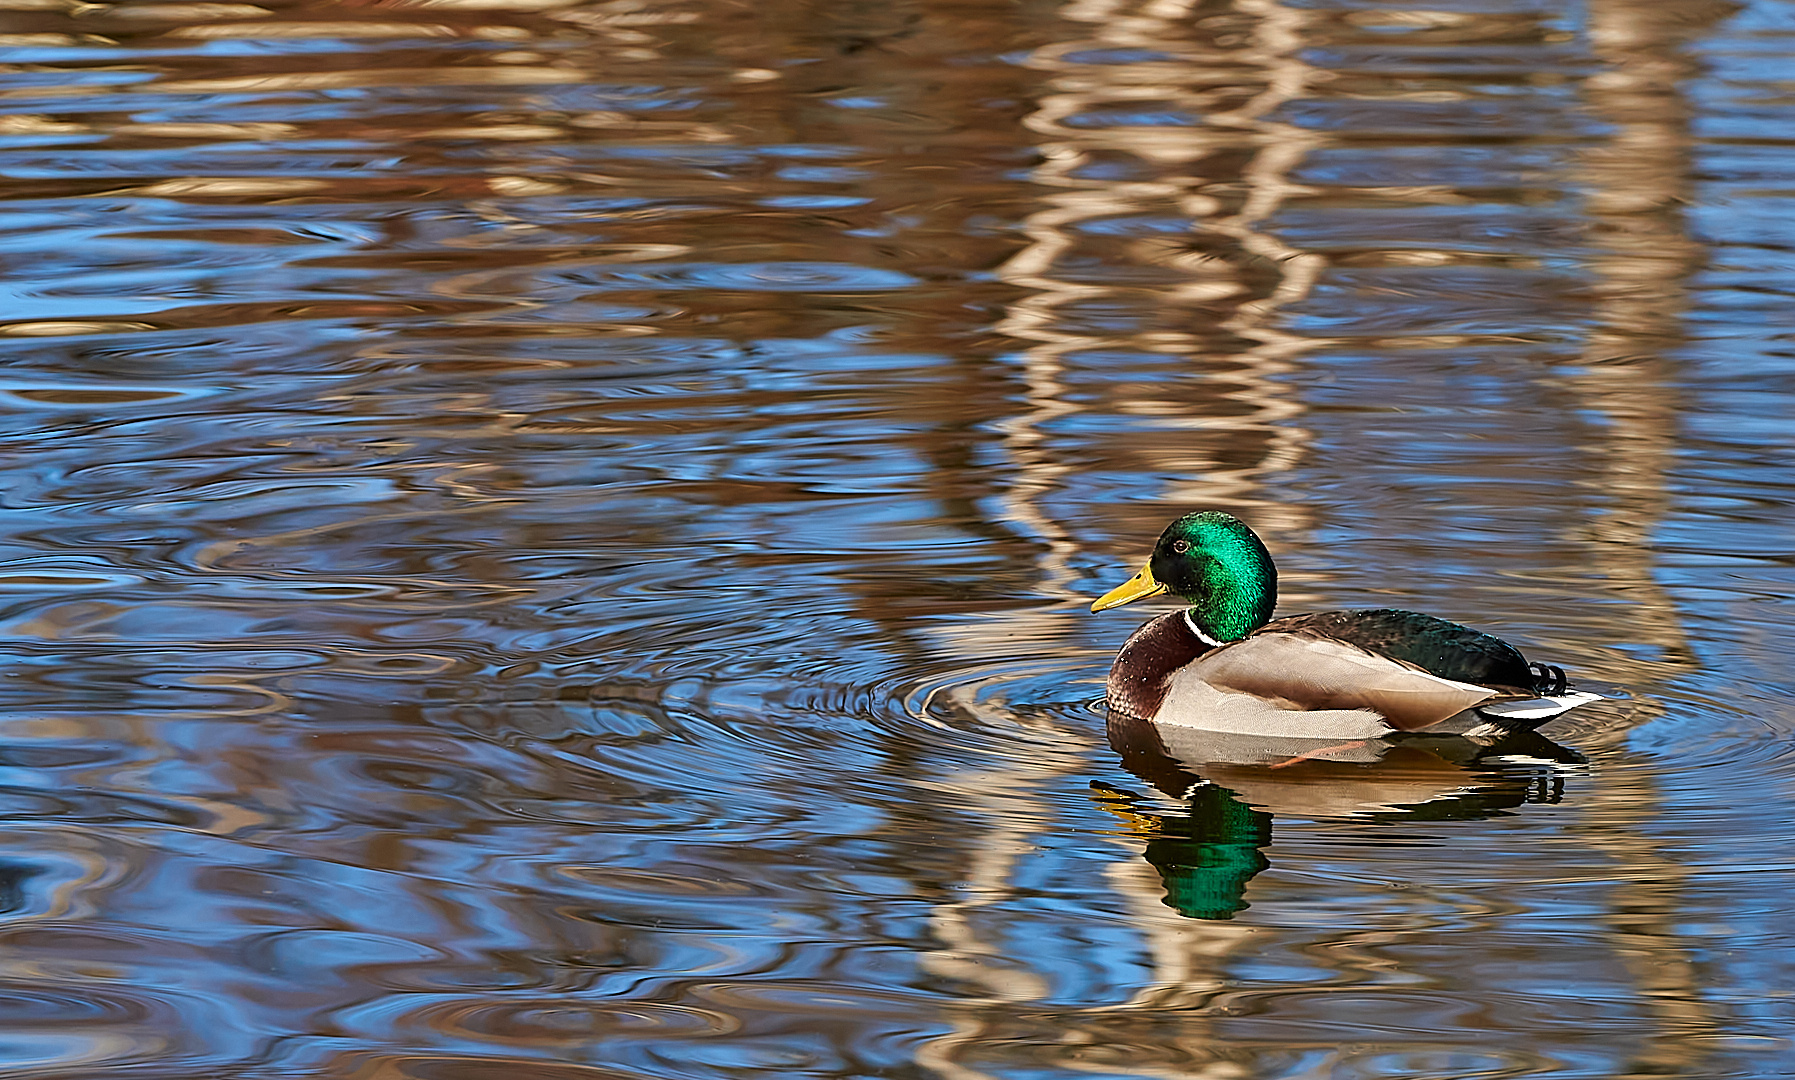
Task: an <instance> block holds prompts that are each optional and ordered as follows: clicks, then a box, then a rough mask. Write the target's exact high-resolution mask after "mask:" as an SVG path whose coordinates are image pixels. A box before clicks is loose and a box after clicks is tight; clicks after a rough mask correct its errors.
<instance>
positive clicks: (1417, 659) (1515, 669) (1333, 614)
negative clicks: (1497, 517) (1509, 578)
mask: <svg viewBox="0 0 1795 1080" xmlns="http://www.w3.org/2000/svg"><path fill="white" fill-rule="evenodd" d="M1273 633H1277V634H1297V635H1301V636H1305V637H1319V638H1333V639H1334V640H1337V641H1344V642H1346V643H1347V644H1349V645H1357V646H1358V647H1359V648H1361V649H1364V650H1366V651H1367V652H1374V653H1378V654H1380V655H1383V656H1388V657H1389V658H1390V659H1392V660H1396V661H1399V662H1401V663H1404V664H1410V665H1413V666H1414V667H1418V668H1420V669H1421V670H1423V671H1426V672H1430V673H1432V674H1434V675H1438V676H1440V677H1441V678H1442V679H1452V680H1454V681H1456V682H1466V683H1475V684H1477V685H1479V686H1502V687H1513V688H1515V689H1518V690H1523V691H1526V692H1529V693H1531V692H1532V691H1533V687H1534V684H1535V683H1536V682H1537V681H1538V680H1537V677H1536V676H1535V674H1534V673H1533V672H1532V671H1530V670H1528V666H1527V658H1526V657H1524V656H1522V655H1521V653H1520V650H1518V649H1516V648H1515V647H1514V646H1513V645H1510V644H1509V643H1508V642H1506V641H1503V640H1502V639H1501V638H1499V637H1491V636H1490V635H1489V634H1485V633H1481V632H1479V631H1477V630H1473V629H1471V628H1470V627H1468V626H1460V625H1459V624H1458V623H1455V622H1447V621H1446V620H1445V619H1436V618H1434V617H1433V616H1432V615H1422V614H1420V613H1419V612H1414V611H1402V610H1400V609H1397V608H1373V609H1370V610H1367V611H1322V612H1317V613H1315V614H1313V615H1292V616H1290V617H1289V618H1287V619H1273V620H1272V621H1271V622H1269V623H1266V624H1265V625H1264V626H1263V627H1260V628H1259V630H1258V631H1256V632H1255V636H1256V635H1257V634H1273Z"/></svg>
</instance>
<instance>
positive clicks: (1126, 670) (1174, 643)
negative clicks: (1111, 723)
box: [1105, 611, 1210, 720]
mask: <svg viewBox="0 0 1795 1080" xmlns="http://www.w3.org/2000/svg"><path fill="white" fill-rule="evenodd" d="M1209 649H1210V646H1209V645H1208V644H1207V643H1206V642H1204V641H1203V639H1202V638H1199V637H1198V636H1197V635H1195V634H1193V633H1191V629H1190V626H1189V625H1188V624H1187V623H1186V622H1185V621H1184V612H1182V611H1168V612H1166V613H1165V614H1164V615H1161V616H1159V617H1158V618H1156V619H1151V620H1149V621H1147V622H1146V623H1144V624H1143V625H1142V626H1141V628H1140V629H1139V630H1136V631H1135V632H1134V633H1133V634H1132V635H1130V636H1129V638H1128V640H1127V641H1126V642H1124V643H1123V644H1122V648H1121V651H1119V652H1117V653H1116V660H1115V663H1113V664H1111V665H1110V666H1109V684H1108V687H1107V689H1106V691H1105V692H1106V694H1107V696H1108V697H1109V707H1110V709H1111V711H1113V712H1120V713H1122V714H1124V715H1126V716H1132V717H1134V718H1136V719H1138V720H1151V719H1153V718H1154V717H1155V716H1157V715H1158V713H1159V707H1160V706H1161V705H1162V704H1164V702H1165V697H1166V689H1167V687H1168V686H1169V685H1170V683H1171V676H1172V672H1174V671H1177V670H1178V669H1179V668H1181V667H1183V666H1184V665H1185V664H1188V663H1190V662H1191V661H1192V660H1195V659H1196V658H1197V657H1199V656H1201V655H1203V654H1204V653H1206V652H1208V651H1209Z"/></svg>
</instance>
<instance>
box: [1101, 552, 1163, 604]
mask: <svg viewBox="0 0 1795 1080" xmlns="http://www.w3.org/2000/svg"><path fill="white" fill-rule="evenodd" d="M1165 591H1166V587H1165V586H1164V585H1161V584H1160V583H1159V582H1157V581H1155V580H1153V564H1152V563H1151V562H1149V563H1148V564H1147V565H1145V566H1143V567H1141V572H1140V573H1138V574H1136V575H1134V576H1133V577H1131V578H1129V579H1128V580H1127V581H1124V582H1123V583H1122V584H1120V585H1117V586H1116V587H1115V588H1113V589H1111V590H1110V591H1108V592H1106V593H1104V594H1103V595H1102V596H1099V597H1098V598H1097V599H1095V600H1093V601H1091V610H1092V611H1102V610H1103V609H1105V608H1113V607H1121V606H1122V605H1123V604H1132V603H1134V602H1135V601H1136V600H1144V599H1146V598H1147V597H1149V596H1158V595H1159V594H1160V593H1162V592H1165Z"/></svg>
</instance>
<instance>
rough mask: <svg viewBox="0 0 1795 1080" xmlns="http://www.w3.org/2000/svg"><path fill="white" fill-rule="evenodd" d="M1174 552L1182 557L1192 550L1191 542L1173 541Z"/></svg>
mask: <svg viewBox="0 0 1795 1080" xmlns="http://www.w3.org/2000/svg"><path fill="white" fill-rule="evenodd" d="M1172 550H1173V551H1174V552H1176V553H1178V554H1179V555H1182V554H1184V553H1185V552H1187V551H1189V550H1190V541H1189V540H1174V541H1172Z"/></svg>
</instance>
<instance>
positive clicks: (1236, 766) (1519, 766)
mask: <svg viewBox="0 0 1795 1080" xmlns="http://www.w3.org/2000/svg"><path fill="white" fill-rule="evenodd" d="M1109 741H1110V745H1111V746H1113V747H1115V749H1116V752H1117V753H1119V754H1121V755H1122V763H1123V764H1124V765H1126V766H1127V767H1128V770H1129V771H1130V772H1132V773H1134V774H1135V775H1136V776H1138V777H1140V778H1141V779H1142V780H1144V781H1146V782H1147V783H1149V784H1151V785H1153V786H1154V787H1156V788H1158V789H1159V790H1160V791H1162V792H1164V793H1165V794H1167V795H1169V796H1171V797H1172V798H1174V799H1177V800H1179V801H1180V802H1182V803H1183V804H1184V811H1183V813H1181V814H1166V813H1163V812H1156V811H1155V810H1154V809H1153V808H1152V806H1153V804H1151V803H1149V801H1148V800H1145V799H1142V798H1141V797H1139V796H1136V795H1134V794H1131V793H1129V792H1126V791H1122V790H1120V789H1117V788H1112V787H1109V786H1107V785H1096V786H1097V787H1098V789H1099V797H1100V798H1101V800H1102V801H1103V803H1104V804H1105V807H1106V808H1107V809H1109V810H1111V811H1112V812H1114V813H1116V814H1117V815H1118V816H1121V817H1123V818H1124V819H1125V820H1127V821H1129V822H1130V824H1131V825H1132V826H1133V827H1134V828H1136V829H1138V830H1139V831H1140V833H1141V835H1143V836H1145V837H1146V838H1147V849H1146V851H1145V853H1144V854H1145V856H1146V859H1147V861H1148V862H1149V863H1151V864H1153V866H1154V868H1155V869H1157V870H1158V871H1159V873H1160V876H1161V877H1162V878H1163V879H1164V881H1165V888H1166V895H1165V903H1166V905H1167V906H1169V907H1171V908H1173V909H1174V910H1176V911H1178V912H1179V913H1180V914H1183V915H1187V916H1189V917H1191V918H1195V919H1227V918H1231V917H1232V916H1233V915H1234V913H1235V912H1237V911H1240V910H1242V909H1243V908H1245V907H1247V902H1246V900H1245V899H1244V898H1243V897H1244V893H1245V891H1246V885H1247V882H1248V881H1251V880H1252V879H1253V877H1254V875H1256V874H1258V873H1259V872H1260V871H1261V870H1264V869H1265V868H1266V867H1267V866H1269V865H1270V863H1268V862H1267V861H1266V858H1265V854H1264V850H1263V849H1264V848H1265V847H1266V846H1267V845H1269V844H1270V843H1271V838H1272V821H1273V819H1274V818H1275V817H1277V816H1278V815H1284V816H1287V817H1302V818H1346V819H1357V820H1361V821H1394V820H1434V821H1439V820H1452V819H1459V820H1465V819H1475V818H1483V817H1489V816H1490V815H1492V814H1497V813H1501V812H1502V811H1505V810H1508V809H1511V808H1513V807H1516V806H1520V805H1522V804H1524V803H1538V802H1557V801H1558V800H1559V799H1560V798H1561V797H1562V796H1563V792H1564V779H1563V769H1564V766H1566V765H1574V764H1578V763H1580V762H1582V761H1583V760H1584V759H1583V757H1582V756H1581V755H1580V754H1578V753H1577V752H1576V751H1574V750H1572V749H1570V748H1568V747H1565V746H1560V745H1559V744H1557V743H1555V742H1553V741H1551V740H1550V739H1547V738H1546V737H1544V736H1542V735H1540V734H1538V733H1537V732H1532V731H1516V732H1512V733H1508V734H1503V735H1499V736H1491V737H1487V738H1467V737H1465V736H1461V735H1410V736H1404V737H1401V738H1398V739H1375V740H1366V741H1361V742H1351V743H1326V742H1317V741H1314V740H1302V739H1262V738H1255V737H1250V736H1242V735H1227V734H1218V733H1216V732H1208V731H1199V730H1197V729H1195V728H1185V727H1173V726H1170V725H1167V726H1164V727H1160V726H1156V725H1153V724H1149V723H1146V722H1144V721H1138V720H1132V719H1129V718H1127V717H1122V716H1115V715H1112V716H1111V717H1110V721H1109Z"/></svg>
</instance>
